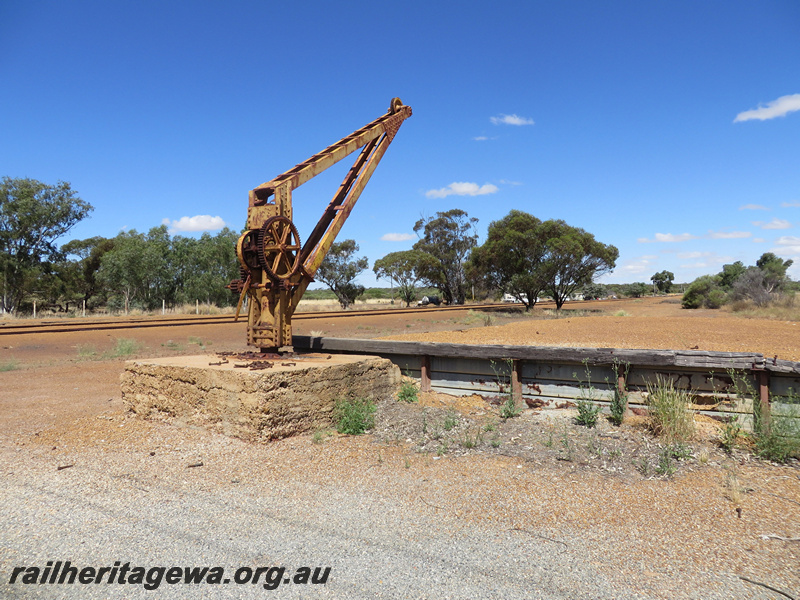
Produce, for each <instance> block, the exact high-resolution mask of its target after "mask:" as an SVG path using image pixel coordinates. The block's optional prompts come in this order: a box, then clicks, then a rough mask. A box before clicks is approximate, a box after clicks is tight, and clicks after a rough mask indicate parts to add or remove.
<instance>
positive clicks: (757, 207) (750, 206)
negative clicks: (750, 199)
mask: <svg viewBox="0 0 800 600" xmlns="http://www.w3.org/2000/svg"><path fill="white" fill-rule="evenodd" d="M739 210H769V209H768V208H767V207H766V206H763V205H761V204H745V205H744V206H740V207H739Z"/></svg>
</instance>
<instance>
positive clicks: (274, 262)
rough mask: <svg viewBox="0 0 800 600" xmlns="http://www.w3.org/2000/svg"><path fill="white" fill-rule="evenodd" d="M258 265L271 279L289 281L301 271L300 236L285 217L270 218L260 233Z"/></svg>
mask: <svg viewBox="0 0 800 600" xmlns="http://www.w3.org/2000/svg"><path fill="white" fill-rule="evenodd" d="M258 263H259V265H260V266H261V268H262V269H264V272H265V273H266V274H267V275H268V276H269V277H270V278H271V279H277V280H280V279H289V278H290V277H291V276H292V275H294V274H295V273H297V271H298V270H299V269H300V234H298V233H297V228H296V227H295V226H294V223H292V221H291V220H290V219H289V218H287V217H284V216H276V217H270V218H269V219H267V221H266V222H265V223H264V225H262V226H261V229H260V230H259V231H258Z"/></svg>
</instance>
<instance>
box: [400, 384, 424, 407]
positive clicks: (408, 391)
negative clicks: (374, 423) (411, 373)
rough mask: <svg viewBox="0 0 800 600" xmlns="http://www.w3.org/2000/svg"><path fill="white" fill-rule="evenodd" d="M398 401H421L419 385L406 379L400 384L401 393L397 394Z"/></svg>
mask: <svg viewBox="0 0 800 600" xmlns="http://www.w3.org/2000/svg"><path fill="white" fill-rule="evenodd" d="M397 400H398V401H400V402H409V403H410V402H417V401H418V400H419V391H418V390H417V384H416V382H414V381H411V380H410V379H404V380H403V381H402V383H401V384H400V391H398V392H397Z"/></svg>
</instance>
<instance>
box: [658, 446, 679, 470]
mask: <svg viewBox="0 0 800 600" xmlns="http://www.w3.org/2000/svg"><path fill="white" fill-rule="evenodd" d="M675 471H677V468H676V467H675V464H674V463H673V462H672V452H671V450H670V448H664V450H662V451H661V454H659V456H658V466H656V475H661V476H662V477H672V476H673V475H674V474H675Z"/></svg>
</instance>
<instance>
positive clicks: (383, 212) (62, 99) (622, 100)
mask: <svg viewBox="0 0 800 600" xmlns="http://www.w3.org/2000/svg"><path fill="white" fill-rule="evenodd" d="M0 77H2V81H3V82H4V85H3V91H2V94H0V132H2V133H1V134H0V175H8V176H11V177H31V178H34V179H39V180H41V181H44V182H47V183H55V182H56V181H58V180H63V181H69V182H71V184H72V186H73V188H74V189H75V190H77V192H78V193H79V195H80V196H81V197H82V198H83V199H84V200H87V201H88V202H90V203H91V204H92V205H94V207H95V210H94V212H93V213H92V215H91V217H90V218H88V219H87V220H85V221H83V222H81V223H80V224H79V225H77V226H76V227H75V228H74V230H73V231H72V232H71V234H70V238H85V237H90V236H93V235H103V236H108V237H112V236H114V235H116V234H117V233H118V232H119V231H120V230H121V229H123V228H127V229H136V230H138V231H147V230H148V229H150V228H151V227H154V226H158V225H160V224H162V223H163V222H168V223H169V224H170V225H171V227H172V228H173V230H174V231H175V232H179V233H182V234H184V235H197V233H196V232H192V231H190V230H191V229H199V228H202V227H207V228H209V230H211V231H212V232H213V231H214V230H215V228H218V227H220V226H222V224H227V225H228V226H230V227H231V228H233V229H236V230H238V229H240V228H241V227H242V226H243V225H244V221H245V217H246V210H247V193H248V191H249V190H250V189H251V188H253V187H255V186H257V185H259V184H260V183H262V182H264V181H268V180H270V179H272V178H273V177H275V176H277V175H278V174H280V173H282V172H283V171H285V170H287V169H289V168H290V167H292V166H294V165H295V164H296V163H298V162H301V161H303V160H305V159H306V158H308V157H309V156H311V155H312V154H314V153H316V152H318V151H320V150H322V149H323V148H324V147H326V146H328V145H329V144H331V143H333V142H335V141H337V140H338V139H340V138H342V137H344V136H346V135H348V134H349V133H351V132H352V131H353V130H355V129H357V128H359V127H361V126H363V125H364V124H366V123H367V122H369V121H371V120H372V119H374V118H376V117H378V116H379V115H381V114H382V113H384V112H385V111H386V108H387V107H388V104H389V101H390V99H391V98H392V97H393V96H399V97H400V98H402V100H403V101H404V102H405V103H406V104H408V105H409V106H411V107H412V109H413V111H414V115H413V117H412V118H411V119H409V120H408V121H406V123H405V124H404V125H403V127H402V129H401V130H400V132H399V134H398V135H397V137H396V138H395V140H394V143H393V144H392V146H391V147H390V148H389V150H388V152H387V154H386V156H385V157H384V159H383V161H382V163H381V164H380V166H379V167H378V169H377V171H376V172H375V175H374V176H373V178H372V180H371V182H370V183H369V185H368V186H367V188H366V190H365V192H364V194H363V195H362V197H361V199H360V200H359V202H358V205H357V206H356V208H355V210H354V211H353V213H352V215H351V217H350V219H349V220H348V221H347V223H346V225H345V227H344V228H343V229H342V231H341V233H340V234H339V238H338V239H340V240H341V239H345V238H353V239H355V240H356V241H357V242H358V243H359V245H360V248H361V254H362V255H366V256H367V257H368V258H369V259H370V263H372V262H374V261H375V260H376V259H378V258H380V257H382V256H384V255H386V254H387V253H389V252H393V251H396V250H405V249H408V248H410V247H411V245H412V244H413V243H414V241H415V239H416V236H414V234H413V231H412V228H413V225H414V223H415V222H416V221H417V220H418V219H419V218H420V217H421V216H432V215H434V214H435V213H436V212H437V211H445V210H449V209H451V208H456V207H457V208H462V209H464V210H465V211H467V212H468V213H469V215H470V216H474V217H477V218H478V219H479V220H480V221H479V224H478V232H479V233H480V235H481V240H483V239H484V238H485V234H486V229H487V227H488V225H489V223H490V222H491V221H493V220H497V219H500V218H502V217H503V216H505V215H506V214H508V212H509V211H510V210H512V209H519V210H524V211H527V212H529V213H531V214H533V215H535V216H537V217H538V218H540V219H550V218H557V219H564V220H565V221H567V222H568V223H569V224H571V225H574V226H578V227H582V228H584V229H586V230H588V231H590V232H591V233H593V234H594V235H595V237H596V238H597V239H598V240H600V241H602V242H604V243H607V244H614V245H615V246H617V247H618V248H619V250H620V258H619V260H618V263H617V268H616V269H615V271H614V272H613V273H612V274H610V275H607V276H605V277H604V278H603V281H606V282H632V281H649V279H650V276H651V275H653V274H654V273H656V272H657V271H661V270H663V269H667V270H670V271H672V272H673V273H674V274H675V276H676V280H677V281H691V280H693V279H694V278H696V277H698V276H700V275H703V274H708V273H716V272H718V271H719V270H721V267H722V264H724V263H729V262H733V261H736V260H741V261H742V262H744V263H745V264H754V263H755V260H756V259H757V258H758V257H759V256H760V255H761V254H762V253H763V252H767V251H772V252H775V253H776V254H778V255H779V256H782V257H784V258H793V259H794V260H795V261H796V262H797V263H798V264H797V265H795V266H794V267H793V268H792V269H791V270H790V274H791V275H792V276H793V277H794V278H798V277H800V3H798V2H796V1H794V0H792V1H785V2H777V1H776V2H770V1H763V2H761V1H760V2H755V1H754V2H736V1H724V2H723V1H706V2H696V1H670V2H665V1H664V2H661V1H654V2H641V1H631V2H622V1H619V2H616V1H611V2H579V1H565V2H537V1H518V2H505V1H502V0H499V1H495V2H491V3H488V2H435V1H431V0H427V1H425V2H418V1H415V0H409V1H404V2H401V3H397V2H375V1H369V2H359V1H353V2H339V3H333V2H303V1H295V2H292V3H288V2H280V3H279V2H237V1H231V0H226V1H225V2H213V1H206V2H203V3H200V2H186V1H181V2H169V1H164V0H160V1H159V2H154V1H147V0H143V1H139V2H108V1H105V0H103V1H98V2H88V1H82V0H74V1H71V2H62V1H53V2H41V1H37V0H4V1H2V2H0ZM350 162H351V161H349V160H345V161H342V163H340V165H337V167H338V168H334V169H331V170H329V171H328V172H326V173H325V174H324V176H322V177H319V178H317V179H315V180H312V181H311V182H309V183H308V184H306V185H304V186H303V187H301V188H299V189H298V190H297V191H296V193H295V196H294V215H295V219H294V220H295V223H296V225H297V227H298V229H299V231H300V236H301V239H304V238H305V236H307V235H308V234H310V232H311V230H312V228H313V227H314V225H315V224H316V222H317V220H318V219H319V217H320V216H321V214H322V210H323V209H324V207H325V206H326V205H327V203H328V202H329V201H330V198H331V196H332V195H333V193H334V192H335V190H336V187H337V186H338V183H339V181H340V180H341V178H342V176H343V175H344V172H345V171H346V169H347V168H348V167H349V164H350ZM345 163H346V164H345ZM67 239H69V238H65V239H64V240H63V241H66V240H67ZM361 281H362V283H364V284H365V285H374V284H375V279H374V277H373V276H372V273H371V272H370V273H368V274H365V275H364V276H362V279H361ZM383 285H388V284H386V283H384V284H383Z"/></svg>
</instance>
